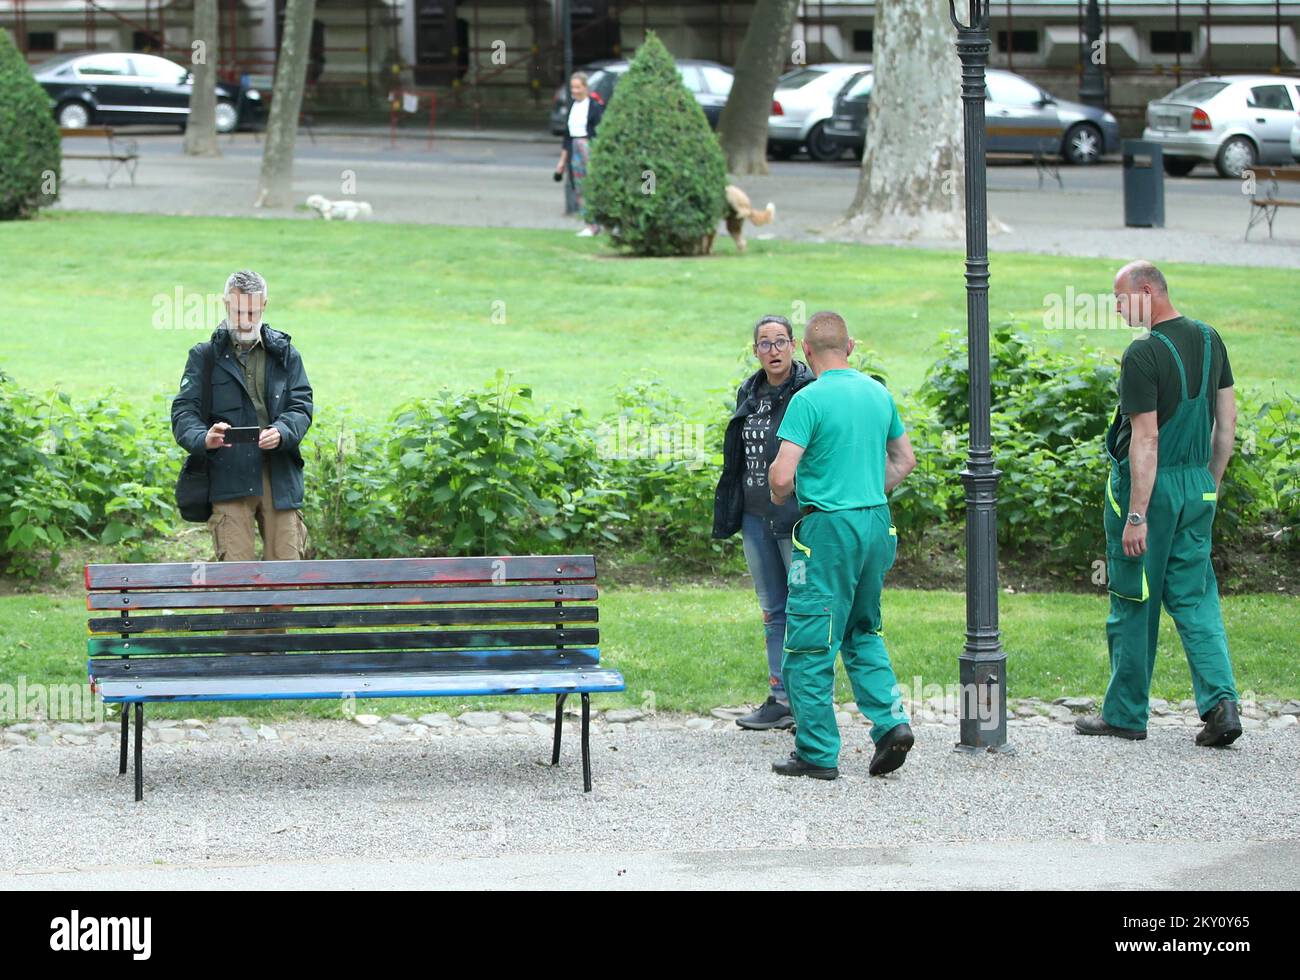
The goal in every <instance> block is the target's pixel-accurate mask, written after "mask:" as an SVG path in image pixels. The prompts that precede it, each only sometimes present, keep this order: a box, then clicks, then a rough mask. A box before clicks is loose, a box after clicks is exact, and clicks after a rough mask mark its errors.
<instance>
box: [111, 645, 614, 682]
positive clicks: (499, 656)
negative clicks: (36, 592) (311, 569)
mask: <svg viewBox="0 0 1300 980" xmlns="http://www.w3.org/2000/svg"><path fill="white" fill-rule="evenodd" d="M599 663H600V651H599V650H598V649H596V648H595V647H573V648H572V649H568V648H566V649H563V650H561V649H558V648H551V649H529V650H521V649H512V648H505V649H497V648H491V647H484V648H480V649H477V650H456V651H441V652H438V653H437V654H433V653H430V652H428V651H418V650H407V651H402V652H394V653H331V654H324V655H316V654H311V653H294V654H284V655H281V656H273V657H255V656H252V655H250V654H238V655H233V656H222V657H150V658H146V659H143V660H138V659H135V658H132V659H130V660H118V659H115V658H114V659H108V660H92V661H91V662H90V673H91V675H92V676H93V677H94V678H95V681H96V682H97V683H98V682H102V681H110V680H119V681H120V680H129V679H131V678H141V677H143V678H159V677H170V678H172V679H182V678H186V677H231V676H239V677H284V676H303V675H313V676H315V675H321V676H325V675H331V674H358V673H366V674H369V673H380V672H384V671H387V672H390V673H391V672H393V671H405V672H406V673H408V674H409V673H431V674H432V673H439V672H449V671H460V670H488V669H495V670H543V669H561V668H570V667H575V668H581V667H595V666H597V665H598V664H599Z"/></svg>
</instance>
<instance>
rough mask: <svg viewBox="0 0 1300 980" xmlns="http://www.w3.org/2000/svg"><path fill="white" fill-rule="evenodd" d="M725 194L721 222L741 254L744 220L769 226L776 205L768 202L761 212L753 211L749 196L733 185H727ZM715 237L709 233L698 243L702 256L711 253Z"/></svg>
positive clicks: (714, 234) (773, 216)
mask: <svg viewBox="0 0 1300 980" xmlns="http://www.w3.org/2000/svg"><path fill="white" fill-rule="evenodd" d="M726 194H727V213H726V215H725V217H724V218H723V220H724V221H726V223H727V234H729V235H730V236H731V237H732V239H733V240H734V241H735V243H736V251H738V252H743V251H745V236H744V235H743V234H741V232H742V231H743V230H744V227H745V219H746V218H748V219H749V220H750V222H751V223H752V224H755V225H766V224H771V222H772V219H773V218H775V217H776V205H775V204H773V203H772V202H771V201H769V202H768V203H767V207H765V208H764V209H763V210H762V211H755V210H754V205H752V204H751V203H750V202H749V195H747V194H746V193H745V192H744V191H742V190H741V189H740V188H739V187H737V186H736V185H735V184H728V185H727V190H726ZM716 235H717V232H714V231H711V232H709V233H708V234H707V235H705V236H704V239H703V241H701V243H700V251H701V252H702V253H703V254H704V255H708V254H709V253H710V252H712V251H713V239H714V237H715V236H716Z"/></svg>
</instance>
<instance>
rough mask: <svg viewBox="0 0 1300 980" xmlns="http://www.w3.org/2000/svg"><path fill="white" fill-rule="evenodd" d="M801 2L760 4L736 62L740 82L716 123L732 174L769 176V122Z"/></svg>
mask: <svg viewBox="0 0 1300 980" xmlns="http://www.w3.org/2000/svg"><path fill="white" fill-rule="evenodd" d="M798 6H799V0H757V2H756V3H755V5H754V13H753V16H752V17H751V18H750V21H749V26H748V27H747V28H746V29H745V39H744V41H742V42H741V45H740V54H739V55H738V56H737V57H736V77H735V81H734V82H733V84H732V86H731V94H730V95H729V96H728V97H727V104H726V106H725V107H724V108H723V110H722V118H721V119H720V120H719V121H718V139H719V141H720V142H721V143H722V152H723V153H724V154H726V157H727V172H728V173H732V174H765V173H767V117H768V116H769V115H771V112H772V92H773V91H774V90H775V88H776V80H777V77H778V76H779V75H780V74H781V69H782V68H784V67H785V62H786V54H787V52H788V51H789V50H790V30H791V28H792V27H793V25H794V15H795V10H796V9H797V8H798Z"/></svg>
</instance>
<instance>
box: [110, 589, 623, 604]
mask: <svg viewBox="0 0 1300 980" xmlns="http://www.w3.org/2000/svg"><path fill="white" fill-rule="evenodd" d="M596 597H597V592H596V587H595V586H594V585H495V586H489V585H475V586H429V587H428V588H398V587H380V588H374V589H333V588H322V589H277V590H275V591H273V592H272V591H266V592H251V591H235V590H231V591H229V592H222V591H217V590H213V591H207V590H204V591H199V592H190V591H175V592H92V593H90V594H89V595H88V596H87V597H86V608H87V609H92V610H96V609H125V610H131V609H215V608H219V607H228V608H237V607H245V606H273V605H276V604H279V605H293V606H389V605H421V604H426V603H439V604H442V603H452V604H454V603H471V602H571V601H587V600H591V599H595V598H596Z"/></svg>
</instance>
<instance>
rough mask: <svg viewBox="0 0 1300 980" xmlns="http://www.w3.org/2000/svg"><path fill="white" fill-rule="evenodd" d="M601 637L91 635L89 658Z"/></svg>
mask: <svg viewBox="0 0 1300 980" xmlns="http://www.w3.org/2000/svg"><path fill="white" fill-rule="evenodd" d="M599 642H600V631H599V630H595V629H585V628H580V629H565V628H560V629H544V630H542V629H538V630H527V629H524V630H503V629H494V630H491V631H486V630H439V631H426V630H408V631H404V632H400V633H380V632H375V633H278V634H273V635H269V636H268V635H253V636H248V635H242V636H206V635H205V636H144V637H133V638H131V639H127V640H123V639H121V638H117V637H115V638H112V639H109V638H104V637H94V638H92V639H90V640H88V641H87V648H88V649H89V651H90V655H91V657H123V656H127V657H152V656H161V655H165V654H195V653H252V652H261V653H287V652H289V651H293V650H313V651H320V652H324V651H327V650H459V649H464V648H467V647H509V646H554V645H556V644H566V645H567V644H569V643H573V644H575V645H578V644H583V645H588V644H593V643H599Z"/></svg>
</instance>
